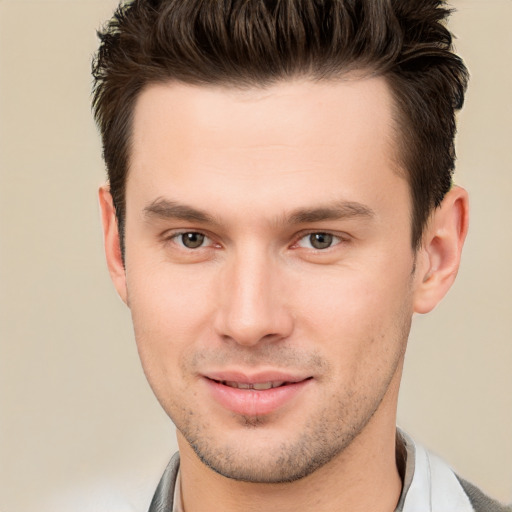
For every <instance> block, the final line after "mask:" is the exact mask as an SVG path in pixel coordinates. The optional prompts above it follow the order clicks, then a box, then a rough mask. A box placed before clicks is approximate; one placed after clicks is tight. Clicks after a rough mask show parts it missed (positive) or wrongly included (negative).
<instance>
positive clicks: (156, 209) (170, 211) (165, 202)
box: [144, 197, 217, 224]
mask: <svg viewBox="0 0 512 512" xmlns="http://www.w3.org/2000/svg"><path fill="white" fill-rule="evenodd" d="M144 215H145V217H147V218H150V217H157V218H161V219H175V220H184V221H190V222H201V223H204V224H217V222H216V221H215V219H214V218H213V217H212V216H211V215H208V214H207V213H206V212H204V211H202V210H199V209H197V208H193V207H191V206H188V205H186V204H181V203H178V202H177V201H170V200H169V199H164V198H161V197H159V198H157V199H155V200H154V201H153V202H152V203H150V204H149V205H148V206H146V207H145V208H144Z"/></svg>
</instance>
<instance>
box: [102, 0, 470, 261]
mask: <svg viewBox="0 0 512 512" xmlns="http://www.w3.org/2000/svg"><path fill="white" fill-rule="evenodd" d="M443 4H444V2H443V1H441V0H414V1H413V0H134V1H132V2H128V3H125V4H121V5H120V6H119V7H118V9H117V10H116V12H115V14H114V16H113V18H112V19H111V20H110V21H109V22H108V23H107V25H106V26H105V27H104V29H103V30H102V31H100V32H98V36H99V38H100V40H101V44H100V48H99V51H98V53H97V55H96V58H95V59H94V61H93V76H94V79H95V82H94V93H93V110H94V114H95V119H96V121H97V123H98V126H99V129H100V131H101V136H102V141H103V156H104V159H105V163H106V166H107V171H108V177H109V182H110V190H111V194H112V197H113V201H114V205H115V208H116V215H117V221H118V225H119V231H120V236H121V249H122V250H123V253H124V236H123V235H124V218H125V184H126V177H127V172H128V168H129V157H130V139H131V128H132V116H133V110H134V106H135V101H136V99H137V97H138V95H139V94H140V92H141V90H142V89H143V88H144V87H145V86H146V85H148V84H151V83H157V82H166V81H177V82H182V83H188V84H199V85H208V84H217V85H218V84H222V85H227V86H233V87H254V86H256V87H265V86H268V85H271V84H273V83H275V82H277V81H280V80H286V79H290V78H294V77H297V76H301V77H309V78H311V79H313V80H328V79H330V78H335V77H339V76H340V75H342V74H344V73H347V72H349V71H352V70H355V69H357V70H369V71H370V72H371V73H372V74H375V75H381V76H384V77H385V78H386V79H387V80H388V83H389V85H390V88H391V90H392V93H393V95H394V100H395V103H396V107H397V108H396V120H397V127H398V131H399V151H398V153H399V160H400V166H401V167H402V168H403V169H404V170H405V171H406V175H407V179H408V182H409V185H410V189H411V195H412V202H413V213H412V217H413V218H412V244H413V247H414V248H416V247H418V246H419V244H420V241H421V235H422V232H423V228H424V226H425V223H426V222H427V220H428V217H429V215H430V212H431V211H432V209H433V208H435V207H437V206H439V204H440V203H441V201H442V199H443V197H444V195H445V194H446V192H447V191H448V190H449V188H450V186H451V181H452V174H453V169H454V160H455V150H454V136H455V130H456V127H455V111H456V110H458V109H460V108H461V107H462V104H463V102H464V94H465V90H466V86H467V80H468V73H467V70H466V68H465V66H464V63H463V62H462V60H461V59H460V58H459V57H458V56H457V55H455V54H454V53H453V47H452V35H451V33H450V32H449V31H448V30H447V28H446V27H445V25H444V21H445V20H446V18H447V16H448V15H449V13H450V10H449V9H446V8H445V7H444V6H443Z"/></svg>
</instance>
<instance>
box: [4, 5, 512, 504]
mask: <svg viewBox="0 0 512 512" xmlns="http://www.w3.org/2000/svg"><path fill="white" fill-rule="evenodd" d="M114 3H115V2H114V1H113V0H88V1H86V0H81V1H80V0H38V1H27V0H0V144H1V147H0V237H1V238H0V244H1V245H0V251H1V253H0V279H1V281H0V282H1V287H0V331H1V332H0V343H1V345H0V511H1V512H11V511H12V512H32V511H36V510H37V511H38V512H64V511H66V512H69V511H73V512H80V511H86V510H87V511H94V512H97V511H103V510H105V511H109V512H122V511H124V510H126V511H144V510H146V509H147V505H148V502H149V500H150V497H151V494H152V492H153V490H154V487H155V485H156V482H157V480H158V478H159V476H160V473H161V471H162V469H163V467H164V466H165V464H166V462H167V460H168V457H169V455H170V453H171V452H172V451H173V450H174V446H175V445H174V443H175V441H174V434H173V431H172V429H171V425H170V422H169V421H168V419H167V418H166V417H165V415H164V413H163V412H161V410H160V408H159V406H158V404H157V403H156V400H155V399H154V398H153V396H152V394H151V392H150V390H149V387H148V385H147V384H146V382H145V379H144V376H143V374H142V371H141V369H140V366H139V362H138V359H137V353H136V349H135V345H134V342H133V336H132V332H131V325H130V317H129V314H128V311H127V310H126V309H125V307H124V305H123V304H122V303H121V302H120V301H119V300H118V298H117V297H116V295H115V293H114V290H113V287H112V286H111V284H110V282H109V278H108V275H107V271H106V269H105V265H104V261H103V253H102V242H101V235H100V227H99V216H98V208H97V202H96V189H97V187H98V185H99V184H100V183H101V182H102V180H103V175H104V172H103V163H102V161H101V159H100V146H99V140H98V137H97V134H96V131H95V127H94V125H93V122H92V119H91V115H90V106H89V100H90V98H89V94H90V82H91V80H90V75H89V66H90V56H91V54H92V52H93V51H94V49H95V48H96V38H95V33H94V30H95V29H96V28H97V27H98V26H99V25H100V23H101V21H102V20H104V19H105V18H106V17H107V16H108V15H109V14H110V13H111V10H112V7H113V6H114ZM453 4H454V5H455V6H456V7H457V8H458V9H459V11H458V13H457V14H456V15H455V16H454V17H453V20H452V24H451V26H452V29H453V30H454V31H455V33H456V34H457V35H458V36H459V39H458V41H457V48H458V50H459V51H460V53H461V54H462V55H463V56H464V57H465V59H466V61H467V64H468V66H469V67H470V69H471V72H472V81H471V88H470V91H469V94H468V98H467V106H466V108H465V110H464V112H463V114H462V115H461V117H460V134H459V138H458V153H459V161H458V178H457V181H458V182H459V183H461V184H463V185H465V186H466V187H467V188H468V189H469V191H470V193H471V196H472V226H471V231H470V236H469V240H468V243H467V248H466V251H465V255H464V262H463V265H462V268H461V271H460V276H459V280H458V282H457V283H456V286H455V288H454V289H453V290H452V292H451V293H450V294H449V296H448V298H447V299H446V300H445V302H444V303H443V304H442V305H441V306H440V307H439V308H438V309H437V310H436V311H435V312H434V313H432V314H431V315H428V316H426V317H419V318H417V319H416V320H415V326H414V328H413V333H412V336H411V344H410V351H409V354H408V361H407V369H406V373H405V378H404V382H403V387H402V395H401V400H400V408H399V420H400V424H401V425H402V426H403V427H405V428H406V429H407V430H409V431H410V432H411V433H412V434H413V435H414V436H415V437H416V438H417V439H419V440H420V441H421V442H422V443H424V444H425V445H427V446H428V447H429V448H431V449H433V450H434V451H436V452H438V453H440V454H442V455H443V457H444V458H445V459H447V460H448V461H449V462H450V463H451V464H452V465H453V466H454V467H455V468H456V469H457V470H458V471H459V472H460V474H461V475H463V476H465V477H467V478H468V479H471V480H473V481H474V482H475V483H477V484H479V485H480V486H482V487H483V488H484V489H485V490H487V491H488V492H490V493H492V494H494V495H495V496H497V497H499V498H501V499H502V500H507V501H510V500H512V464H511V461H512V442H511V434H512V372H511V363H512V339H511V334H512V298H511V297H512V294H511V293H510V289H511V287H512V272H511V267H512V266H511V262H512V236H511V224H512V222H511V221H512V206H511V199H510V198H512V158H511V145H512V141H511V126H510V123H511V119H512V107H511V105H512V101H511V99H510V96H511V93H512V66H511V63H512V31H511V30H510V20H511V19H512V1H511V0H455V1H454V2H453Z"/></svg>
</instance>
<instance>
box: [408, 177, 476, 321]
mask: <svg viewBox="0 0 512 512" xmlns="http://www.w3.org/2000/svg"><path fill="white" fill-rule="evenodd" d="M468 220H469V201H468V194H467V192H466V191H465V190H464V189H463V188H461V187H457V186H455V187H453V188H452V189H451V190H450V191H449V192H448V193H447V194H446V196H445V197H444V199H443V201H442V203H441V204H440V206H439V207H438V208H436V209H435V210H434V212H433V213H432V216H431V218H430V220H429V223H428V225H427V227H426V230H425V234H424V236H423V239H422V246H421V249H420V250H419V251H418V255H417V259H416V263H417V267H416V280H417V281H416V287H415V293H414V311H415V312H416V313H428V312H429V311H432V309H434V308H435V306H436V305H437V304H438V303H439V302H440V301H441V299H442V298H443V297H444V296H445V295H446V293H447V292H448V290H449V289H450V287H451V285H452V284H453V282H454V280H455V277H456V276H457V272H458V270H459V264H460V256H461V253H462V246H463V245H464V240H465V239H466V234H467V231H468Z"/></svg>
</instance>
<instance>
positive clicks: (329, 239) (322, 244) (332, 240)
mask: <svg viewBox="0 0 512 512" xmlns="http://www.w3.org/2000/svg"><path fill="white" fill-rule="evenodd" d="M340 242H341V238H340V237H338V236H335V235H332V234H331V233H309V234H308V235H306V236H304V237H302V238H301V239H300V240H299V241H298V242H297V245H298V246H299V247H304V248H306V249H316V250H323V249H329V247H331V246H333V245H336V244H338V243H340Z"/></svg>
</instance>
